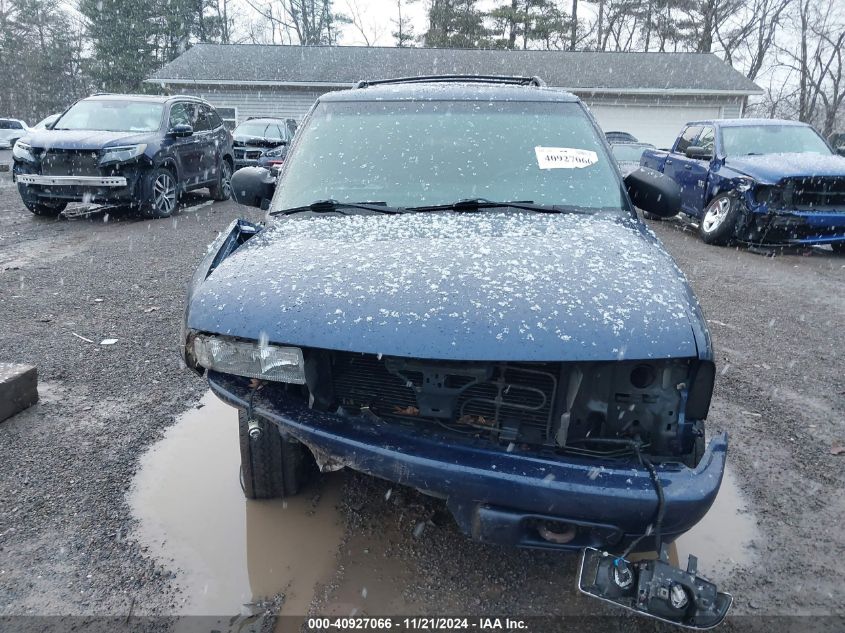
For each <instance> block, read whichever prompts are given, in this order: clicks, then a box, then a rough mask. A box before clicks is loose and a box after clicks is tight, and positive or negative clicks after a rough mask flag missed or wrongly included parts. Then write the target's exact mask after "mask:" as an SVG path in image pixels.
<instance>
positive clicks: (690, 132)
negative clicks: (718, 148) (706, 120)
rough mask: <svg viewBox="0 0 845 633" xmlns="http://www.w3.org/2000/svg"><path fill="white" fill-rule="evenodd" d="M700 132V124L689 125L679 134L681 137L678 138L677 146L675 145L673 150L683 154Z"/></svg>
mask: <svg viewBox="0 0 845 633" xmlns="http://www.w3.org/2000/svg"><path fill="white" fill-rule="evenodd" d="M699 132H701V126H698V125H691V126H689V127H688V128H687V129H686V130H684V133H683V134H682V135H681V138H679V139H678V144H677V147H675V151H676V152H678V153H679V154H683V153H684V152H685V151H687V148H688V147H689V146H690V145H692V144H693V143H695V139H696V138H698V134H699Z"/></svg>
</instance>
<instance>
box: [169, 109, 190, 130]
mask: <svg viewBox="0 0 845 633" xmlns="http://www.w3.org/2000/svg"><path fill="white" fill-rule="evenodd" d="M177 125H191V117H190V116H189V115H188V108H187V104H184V103H174V104H173V106H172V107H171V108H170V123H169V124H168V126H169V129H171V130H172V129H173V128H174V127H176V126H177Z"/></svg>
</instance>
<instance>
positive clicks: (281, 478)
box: [238, 409, 309, 499]
mask: <svg viewBox="0 0 845 633" xmlns="http://www.w3.org/2000/svg"><path fill="white" fill-rule="evenodd" d="M249 427H250V420H249V419H248V418H247V414H246V411H244V410H243V409H238V434H239V436H240V445H241V480H242V484H243V490H244V496H245V497H246V498H247V499H278V498H282V497H290V496H293V495H295V494H296V493H298V492H299V490H300V488H302V486H303V484H304V483H305V481H306V478H307V475H308V470H309V469H308V466H309V460H308V459H307V458H308V454H307V449H306V448H305V447H304V446H303V445H302V444H300V443H299V442H296V441H293V440H290V439H287V438H284V437H282V436H281V434H280V433H279V429H278V428H277V427H276V425H275V424H273V423H272V422H269V421H268V420H264V419H262V418H256V419H255V423H254V424H253V428H257V429H259V430H260V433H258V435H257V437H250V434H249V431H250V428H249Z"/></svg>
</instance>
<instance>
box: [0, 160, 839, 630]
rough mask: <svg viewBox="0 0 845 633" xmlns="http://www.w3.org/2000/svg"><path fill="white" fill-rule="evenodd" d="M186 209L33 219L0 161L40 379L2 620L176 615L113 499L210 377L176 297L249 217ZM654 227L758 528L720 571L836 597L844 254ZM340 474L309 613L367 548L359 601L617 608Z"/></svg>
mask: <svg viewBox="0 0 845 633" xmlns="http://www.w3.org/2000/svg"><path fill="white" fill-rule="evenodd" d="M6 153H8V152H6ZM0 159H3V157H0ZM187 205H188V206H189V207H193V208H189V209H186V210H184V211H183V212H181V213H180V214H179V215H178V216H177V217H174V218H171V219H168V220H158V221H139V220H135V219H129V218H115V217H109V218H108V221H107V222H104V221H103V220H104V218H103V217H94V218H92V219H77V220H72V221H54V220H44V219H40V218H35V217H33V216H31V215H30V214H29V213H28V212H27V211H26V210H25V209H24V208H23V206H22V205H21V204H20V201H19V199H18V196H17V192H16V190H15V189H14V188H13V186H12V185H11V182H10V181H9V178H8V175H7V174H2V175H0V360H2V361H13V362H23V363H31V364H35V365H37V366H38V370H39V376H40V381H41V387H40V390H41V402H40V403H39V404H38V405H36V406H35V407H33V408H31V409H30V410H28V411H26V412H24V413H21V414H19V415H18V416H16V417H15V418H12V419H10V420H7V421H6V422H3V423H0V615H11V614H110V615H124V614H128V613H129V612H130V609H131V610H132V611H133V612H134V613H146V614H170V613H172V612H174V609H175V607H176V604H177V590H178V589H180V579H181V576H180V575H179V573H178V571H179V570H178V569H174V568H171V566H169V565H167V564H166V561H160V560H157V559H156V558H155V557H154V556H153V555H152V553H151V552H149V551H148V550H147V546H146V545H144V544H141V543H138V542H136V541H134V540H133V538H132V537H131V535H130V533H131V529H132V526H133V519H132V517H131V515H130V512H129V507H128V505H127V504H126V501H125V494H126V492H127V490H128V488H129V486H130V484H131V481H132V477H133V474H134V472H135V470H136V468H137V464H138V460H137V458H138V455H139V454H140V453H141V452H142V451H143V450H144V449H145V447H147V446H149V445H151V444H152V443H154V442H156V441H157V440H158V439H160V438H161V437H162V435H163V432H164V430H165V429H166V428H167V427H168V426H170V425H172V423H173V421H174V419H175V417H176V416H178V415H179V414H181V413H182V412H184V411H185V410H187V409H189V408H190V407H192V406H193V405H194V404H195V403H196V402H197V400H198V399H199V398H200V396H201V395H202V394H203V393H204V392H205V390H206V388H205V386H204V384H203V383H202V382H201V381H200V380H198V379H197V378H196V377H195V376H193V375H192V374H190V373H189V372H187V371H184V370H182V369H181V368H180V362H179V358H178V356H177V352H176V345H177V338H178V330H179V323H180V318H181V313H182V309H183V293H184V289H185V286H186V283H187V281H188V279H189V277H190V274H191V272H192V271H193V268H194V266H195V265H196V263H197V262H198V261H199V259H200V257H201V256H202V254H203V253H204V251H205V248H206V245H207V244H208V243H209V242H210V241H211V240H212V239H213V238H214V236H215V235H216V234H217V232H218V231H220V230H222V229H223V228H224V227H225V226H226V225H227V224H228V222H229V221H230V220H231V219H233V218H235V217H237V216H238V215H243V214H244V212H245V210H244V209H238V208H236V206H235V205H234V204H232V203H215V204H213V205H211V204H207V198H206V197H205V195H204V192H201V193H200V194H198V195H192V196H191V197H190V198H189V200H188V201H187ZM246 215H247V216H248V217H250V216H251V217H252V218H253V219H256V218H257V217H258V216H259V215H260V213H249V212H247V213H246ZM654 228H655V230H656V231H657V233H658V235H659V236H660V238H661V239H662V240H663V241H664V243H665V244H666V246H667V248H668V249H669V250H670V251H671V252H672V254H673V255H674V256H675V257H676V259H677V261H678V264H679V265H680V266H681V268H682V269H683V270H684V271H685V272H686V273H687V275H688V276H689V278H690V281H691V282H692V285H693V286H694V288H695V290H696V293H697V294H698V297H699V299H700V300H701V303H702V306H703V309H704V312H705V315H706V317H707V318H708V319H709V320H710V325H711V332H712V334H713V337H714V342H715V345H716V349H717V353H718V362H719V372H720V375H719V378H718V386H717V392H716V397H715V402H714V406H713V409H712V411H711V418H710V421H709V425H710V430H711V431H715V430H722V429H725V430H727V431H729V432H730V434H731V446H730V450H729V463H730V465H731V467H732V469H733V471H734V472H735V474H736V479H737V483H738V484H739V486H740V488H741V490H742V492H743V493H744V495H746V497H747V500H748V502H749V505H750V510H751V512H752V515H753V517H754V520H755V521H756V523H757V525H758V527H759V532H760V536H759V538H757V539H756V540H755V541H754V543H753V552H751V554H752V556H751V557H750V558H751V559H753V561H755V567H754V568H753V569H752V568H751V567H750V564H751V563H749V562H748V561H746V562H744V563H741V564H739V565H737V566H735V568H734V569H733V572H732V574H731V575H730V579H729V583H728V584H729V585H730V586H729V587H726V588H728V589H729V590H731V591H732V592H733V593H734V595H735V596H737V601H736V607H735V613H737V614H743V613H751V614H776V613H781V614H783V613H793V614H794V613H801V614H829V613H837V612H839V613H841V612H842V611H843V609H845V598H843V595H842V593H841V591H840V589H841V582H842V581H841V571H840V570H839V569H838V566H837V565H836V564H835V563H834V562H833V560H832V555H834V554H835V553H837V552H838V553H841V552H842V551H843V550H845V538H844V537H843V535H842V529H841V526H842V525H843V524H845V498H843V495H842V493H841V491H842V487H843V483H844V482H843V479H845V478H844V477H843V466H845V456H843V457H836V456H834V455H832V453H831V450H832V448H833V447H834V446H837V445H842V444H845V429H843V414H845V378H843V376H845V371H843V369H845V367H843V365H844V364H845V363H843V360H842V359H843V351H845V350H843V346H845V344H844V343H843V340H845V339H843V337H842V334H841V333H842V332H843V331H845V303H844V301H845V300H843V297H845V281H843V280H845V258H843V257H837V256H834V255H833V254H831V253H829V252H824V251H812V252H810V253H809V254H805V253H802V252H794V251H790V252H777V253H776V256H775V257H766V256H764V255H760V254H756V253H752V252H749V251H748V250H745V249H726V248H714V247H708V246H705V245H704V244H703V243H701V242H700V241H698V239H697V237H696V236H695V235H694V233H692V232H690V231H689V230H685V229H684V227H683V226H681V225H680V224H678V223H676V222H667V223H659V224H657V225H655V227H654ZM106 338H116V339H118V340H117V343H115V344H114V345H110V346H104V345H100V341H102V340H103V339H106ZM84 339H88V341H86V340H84ZM89 341H90V342H89ZM342 485H343V495H342V499H343V501H342V502H341V503H340V509H339V512H340V515H341V517H342V519H343V522H344V525H345V530H346V534H345V536H344V540H343V544H342V545H341V547H340V548H339V552H338V555H337V569H336V571H335V572H334V577H333V578H331V579H329V580H328V581H327V582H326V584H325V586H323V587H322V588H321V589H320V591H319V592H318V598H317V600H316V603H315V609H316V610H318V611H320V612H322V611H324V610H326V609H331V608H338V606H342V605H343V604H344V592H349V591H352V590H356V591H357V590H358V589H357V588H356V585H355V583H356V582H357V580H356V574H362V575H364V576H366V577H367V578H369V579H370V580H372V576H373V574H372V573H368V572H367V571H366V569H364V567H365V566H366V565H365V564H364V563H362V560H364V558H365V557H364V556H363V555H362V553H361V552H364V551H365V550H366V555H367V556H369V557H371V558H372V559H375V560H382V561H384V565H383V566H384V569H385V570H388V571H385V572H384V574H383V576H384V578H382V579H381V585H380V587H376V586H374V587H373V592H374V595H377V594H378V592H381V593H380V595H382V596H384V601H383V602H382V603H381V604H383V605H391V608H399V607H398V606H396V605H399V606H401V608H402V609H403V610H404V611H405V612H406V613H414V612H417V613H441V612H452V613H457V612H464V613H484V612H491V611H493V612H496V613H499V614H523V615H530V614H538V615H539V614H549V613H561V614H563V613H565V614H569V615H571V614H573V613H575V614H578V613H615V611H612V610H608V609H606V608H604V607H603V606H602V605H601V604H600V603H597V602H594V601H590V600H587V599H585V598H582V597H580V596H578V595H577V594H576V592H575V591H574V589H573V583H574V570H575V559H574V557H566V556H560V555H552V554H548V553H541V552H540V553H538V552H526V551H517V550H507V549H501V548H496V547H490V546H485V545H481V544H478V543H474V542H471V541H468V540H466V539H465V538H463V537H462V536H461V535H460V534H459V533H458V532H457V530H456V529H455V528H454V526H453V525H452V523H451V521H450V519H449V518H448V517H445V516H444V515H443V506H442V504H440V503H439V502H436V501H433V500H430V499H427V498H425V497H423V496H421V495H419V494H417V493H415V492H413V491H409V490H408V491H406V490H395V489H394V490H393V491H392V494H391V495H387V491H388V490H389V489H390V488H391V486H390V485H389V484H387V483H386V482H381V481H375V480H371V479H368V478H366V477H363V476H358V475H354V474H348V475H345V476H344V479H343V484H342ZM386 497H387V498H386ZM420 524H422V525H423V526H424V528H423V531H422V534H419V535H418V536H417V537H415V536H414V533H415V531H416V532H417V533H419V528H418V527H417V526H419V525H420ZM380 568H381V566H380V565H376V569H377V570H378V569H380ZM371 571H372V570H371ZM377 584H378V583H377ZM371 604H373V607H372V608H371V610H372V611H373V612H374V613H375V612H380V610H379V608H378V602H374V603H371ZM381 612H383V611H381ZM622 628H629V627H622Z"/></svg>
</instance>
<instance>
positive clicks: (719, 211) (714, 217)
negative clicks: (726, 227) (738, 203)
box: [701, 198, 731, 233]
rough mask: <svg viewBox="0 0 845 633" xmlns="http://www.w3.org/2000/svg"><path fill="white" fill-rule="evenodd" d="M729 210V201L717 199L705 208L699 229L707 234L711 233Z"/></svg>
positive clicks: (719, 224) (720, 223) (723, 219)
mask: <svg viewBox="0 0 845 633" xmlns="http://www.w3.org/2000/svg"><path fill="white" fill-rule="evenodd" d="M730 210H731V201H730V200H729V199H728V198H719V199H718V200H714V201H713V203H712V204H711V205H710V206H709V207H707V213H705V214H704V219H703V220H702V221H701V227H702V228H703V229H704V230H705V231H706V232H707V233H712V232H713V231H715V230H716V229H718V228H719V227H720V226H721V225H722V222H724V221H725V218H726V217H728V211H730Z"/></svg>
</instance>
